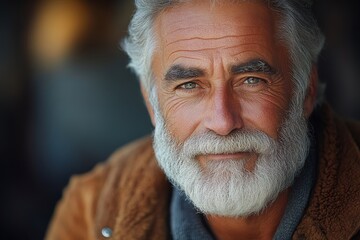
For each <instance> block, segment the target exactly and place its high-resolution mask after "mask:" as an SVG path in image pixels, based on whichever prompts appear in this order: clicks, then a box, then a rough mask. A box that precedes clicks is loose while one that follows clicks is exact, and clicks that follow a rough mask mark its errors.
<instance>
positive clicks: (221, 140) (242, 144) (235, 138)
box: [179, 130, 277, 157]
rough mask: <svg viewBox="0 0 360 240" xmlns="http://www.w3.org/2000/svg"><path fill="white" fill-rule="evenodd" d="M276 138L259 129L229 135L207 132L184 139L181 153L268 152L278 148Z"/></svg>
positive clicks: (194, 154)
mask: <svg viewBox="0 0 360 240" xmlns="http://www.w3.org/2000/svg"><path fill="white" fill-rule="evenodd" d="M276 145H277V142H276V140H274V139H272V138H271V137H269V136H268V135H267V134H266V133H264V132H262V131H258V130H239V131H236V132H232V133H230V134H229V135H227V136H220V135H217V134H216V133H214V132H211V131H209V132H206V133H202V134H198V135H195V136H191V137H189V138H188V139H187V140H185V141H184V143H183V144H182V146H179V147H180V148H181V153H182V154H184V155H186V156H187V157H196V156H198V155H205V154H233V153H238V152H255V153H258V154H268V153H270V152H271V151H272V150H273V149H276Z"/></svg>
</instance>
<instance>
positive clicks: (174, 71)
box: [165, 65, 205, 81]
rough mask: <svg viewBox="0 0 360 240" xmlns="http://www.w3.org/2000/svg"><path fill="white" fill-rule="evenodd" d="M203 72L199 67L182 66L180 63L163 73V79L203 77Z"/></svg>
mask: <svg viewBox="0 0 360 240" xmlns="http://www.w3.org/2000/svg"><path fill="white" fill-rule="evenodd" d="M204 75H205V72H204V71H203V70H202V69H199V68H193V67H184V66H181V65H173V66H171V67H170V68H169V70H168V71H167V72H166V74H165V80H169V81H174V80H180V79H191V78H197V77H203V76H204Z"/></svg>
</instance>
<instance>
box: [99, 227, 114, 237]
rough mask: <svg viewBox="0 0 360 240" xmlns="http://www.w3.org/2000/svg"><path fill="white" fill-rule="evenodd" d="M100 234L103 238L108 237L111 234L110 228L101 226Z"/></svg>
mask: <svg viewBox="0 0 360 240" xmlns="http://www.w3.org/2000/svg"><path fill="white" fill-rule="evenodd" d="M101 235H102V236H103V237H105V238H109V237H111V235H112V230H111V228H109V227H103V228H102V229H101Z"/></svg>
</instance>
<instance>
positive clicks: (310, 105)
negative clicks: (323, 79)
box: [304, 64, 318, 118]
mask: <svg viewBox="0 0 360 240" xmlns="http://www.w3.org/2000/svg"><path fill="white" fill-rule="evenodd" d="M317 89H318V70H317V66H316V64H313V66H312V69H311V73H310V81H309V86H308V89H307V93H306V96H305V101H304V115H305V117H306V118H309V116H310V115H311V113H312V112H313V110H314V107H315V104H316V96H317Z"/></svg>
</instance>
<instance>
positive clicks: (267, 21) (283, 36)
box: [47, 0, 360, 240]
mask: <svg viewBox="0 0 360 240" xmlns="http://www.w3.org/2000/svg"><path fill="white" fill-rule="evenodd" d="M135 2H136V6H137V11H136V13H135V15H134V17H133V19H132V21H131V24H130V27H129V37H128V38H127V39H125V41H124V45H123V46H124V49H125V50H126V52H127V53H128V54H129V56H130V58H131V62H130V67H131V68H133V69H134V70H135V72H136V73H137V75H138V76H139V78H140V80H141V86H142V93H143V96H144V99H145V102H146V105H147V108H148V111H149V114H150V117H151V120H152V123H153V125H154V126H155V131H154V135H153V138H149V137H147V138H144V139H141V140H139V141H137V142H135V143H132V144H130V145H128V146H126V147H124V148H123V149H121V150H119V151H118V152H117V153H116V154H114V156H113V157H112V159H111V160H109V161H108V162H106V163H104V164H101V165H100V166H98V167H96V168H95V169H94V170H93V171H92V172H91V173H89V174H86V175H84V176H81V177H75V178H73V180H72V181H71V183H70V186H69V187H68V188H67V190H66V191H65V194H64V197H63V199H62V201H61V202H60V204H59V205H58V207H57V209H56V212H55V215H54V218H53V220H52V223H51V225H50V228H49V231H48V234H47V238H48V239H104V238H112V239H204V240H206V239H291V238H293V239H351V238H357V237H360V236H359V228H360V167H359V166H360V154H359V147H358V144H359V141H360V127H359V125H358V124H357V123H354V122H345V121H343V120H341V119H340V118H338V117H335V116H334V114H333V112H332V111H331V109H330V108H329V106H327V105H326V104H321V103H320V102H319V101H317V100H318V99H319V97H318V96H317V95H319V94H317V92H319V91H318V90H317V89H318V83H317V81H318V79H317V69H316V61H317V57H318V55H319V52H320V51H321V48H322V45H323V42H324V39H323V36H322V34H321V33H320V31H319V29H318V27H317V24H316V22H315V20H314V18H313V17H312V15H311V10H310V6H311V3H309V1H305V0H303V1H299V0H268V1H265V0H263V1H262V0H256V1H255V0H248V1H245V0H239V1H230V0H228V1H216V0H213V1H209V0H208V1H205V0H182V1H180V0H178V1H176V0H152V1H147V0H138V1H135ZM316 102H318V105H319V106H318V107H316V108H315V105H316ZM314 109H315V110H314ZM165 176H166V177H165ZM169 182H170V183H171V184H170V183H169Z"/></svg>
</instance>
